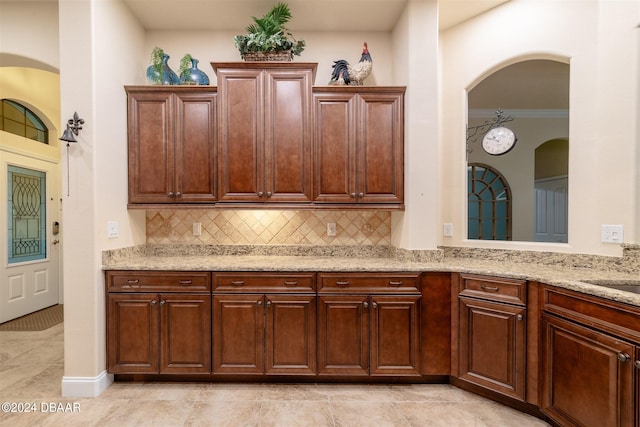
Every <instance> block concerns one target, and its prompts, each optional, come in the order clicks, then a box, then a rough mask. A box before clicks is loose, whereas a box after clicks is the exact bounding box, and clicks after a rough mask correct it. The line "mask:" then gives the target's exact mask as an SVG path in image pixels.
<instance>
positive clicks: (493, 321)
mask: <svg viewBox="0 0 640 427" xmlns="http://www.w3.org/2000/svg"><path fill="white" fill-rule="evenodd" d="M459 301H460V307H459V310H460V330H459V331H460V332H459V333H460V348H459V350H460V353H459V366H460V372H459V378H461V379H464V380H466V381H469V382H472V383H475V384H477V385H480V386H483V387H486V388H489V389H491V390H494V391H498V392H501V393H503V394H505V395H508V396H511V397H515V398H517V399H519V400H524V397H525V374H526V371H525V360H526V347H525V344H526V341H525V330H526V328H525V323H526V321H525V319H526V309H525V308H524V307H520V306H515V305H507V304H500V303H495V302H490V301H482V300H474V299H472V298H464V297H460V300H459Z"/></svg>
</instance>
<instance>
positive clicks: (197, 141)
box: [175, 93, 217, 203]
mask: <svg viewBox="0 0 640 427" xmlns="http://www.w3.org/2000/svg"><path fill="white" fill-rule="evenodd" d="M176 97H177V100H178V102H177V113H176V114H177V119H176V122H177V126H176V133H177V134H176V144H175V157H176V158H175V195H176V200H177V201H179V202H182V203H197V202H212V201H215V200H216V199H217V182H216V178H217V177H216V169H217V168H216V160H217V153H216V150H217V148H216V144H215V141H216V131H217V129H216V105H217V103H216V97H215V96H213V95H212V94H210V93H178V94H176Z"/></svg>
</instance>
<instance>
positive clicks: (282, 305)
mask: <svg viewBox="0 0 640 427" xmlns="http://www.w3.org/2000/svg"><path fill="white" fill-rule="evenodd" d="M266 300H267V302H266V318H267V320H266V331H265V351H266V367H265V373H266V374H267V375H288V374H295V375H315V373H316V297H315V295H286V294H279V295H276V294H273V295H267V296H266Z"/></svg>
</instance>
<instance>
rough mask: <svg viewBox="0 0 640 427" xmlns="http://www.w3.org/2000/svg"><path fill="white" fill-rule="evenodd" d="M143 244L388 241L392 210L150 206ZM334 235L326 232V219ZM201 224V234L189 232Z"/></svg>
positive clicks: (330, 243)
mask: <svg viewBox="0 0 640 427" xmlns="http://www.w3.org/2000/svg"><path fill="white" fill-rule="evenodd" d="M146 216H147V220H146V222H147V244H193V245H200V244H205V245H315V246H344V245H347V246H348V245H373V246H378V245H385V246H386V245H389V244H390V243H391V213H390V212H385V211H281V210H200V209H191V210H149V211H147V213H146ZM331 222H333V223H335V224H336V230H337V233H336V236H335V237H330V236H327V223H331ZM194 223H200V224H201V228H202V234H201V235H200V236H194V235H193V231H192V230H193V228H192V227H193V224H194Z"/></svg>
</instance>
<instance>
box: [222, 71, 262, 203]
mask: <svg viewBox="0 0 640 427" xmlns="http://www.w3.org/2000/svg"><path fill="white" fill-rule="evenodd" d="M261 73H262V70H259V69H258V70H255V69H252V70H229V71H224V72H220V73H218V87H219V103H220V104H219V109H220V114H219V144H220V172H219V173H220V200H221V201H227V200H235V201H261V197H260V196H258V193H259V192H264V188H263V186H264V182H263V181H264V178H263V177H264V172H263V169H262V168H263V158H264V144H263V141H264V112H263V109H264V103H263V101H262V93H263V90H264V89H263V79H262V78H261Z"/></svg>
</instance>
